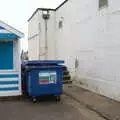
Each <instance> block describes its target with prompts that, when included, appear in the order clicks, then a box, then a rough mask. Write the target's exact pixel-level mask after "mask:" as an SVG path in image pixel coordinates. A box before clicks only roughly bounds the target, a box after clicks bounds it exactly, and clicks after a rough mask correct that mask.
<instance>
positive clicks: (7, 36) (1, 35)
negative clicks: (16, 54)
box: [0, 33, 20, 38]
mask: <svg viewBox="0 0 120 120" xmlns="http://www.w3.org/2000/svg"><path fill="white" fill-rule="evenodd" d="M0 38H20V37H19V36H17V35H16V34H14V33H0Z"/></svg>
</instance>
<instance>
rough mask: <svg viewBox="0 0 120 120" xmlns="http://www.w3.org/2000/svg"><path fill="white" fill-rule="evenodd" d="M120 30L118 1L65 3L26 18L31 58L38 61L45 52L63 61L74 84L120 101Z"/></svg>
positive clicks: (119, 4)
mask: <svg viewBox="0 0 120 120" xmlns="http://www.w3.org/2000/svg"><path fill="white" fill-rule="evenodd" d="M45 10H46V11H49V14H50V18H49V20H48V21H47V28H48V29H47V47H46V46H45V37H44V35H46V34H45V21H44V20H43V19H42V14H43V11H45ZM35 20H36V21H35ZM33 26H34V27H33ZM38 26H39V27H38ZM119 28H120V1H118V0H84V1H83V0H66V1H65V2H64V3H62V4H61V5H60V6H59V7H58V8H56V9H54V10H53V9H40V8H39V9H37V10H36V12H35V13H34V14H33V15H32V17H31V18H30V19H29V54H30V58H31V59H38V58H39V59H41V58H42V57H39V56H42V55H44V54H46V52H45V51H47V52H48V53H47V55H48V57H47V58H48V59H64V60H65V62H66V64H67V66H68V67H69V70H70V71H71V75H72V77H73V79H74V80H75V81H76V84H77V85H79V86H81V87H84V88H86V89H89V90H91V91H94V92H96V93H99V94H101V95H104V96H107V97H110V98H112V99H115V100H118V101H120V92H119V91H120V74H119V70H120V63H119V61H120V52H119V48H120V40H119V39H120V34H119ZM36 30H39V32H38V31H37V32H36V34H34V33H35V31H36ZM31 34H33V35H31ZM38 36H39V39H37V37H38ZM33 38H34V39H33ZM30 39H32V40H30ZM35 39H37V40H35ZM40 41H44V45H43V44H41V42H40ZM38 45H39V46H38ZM35 46H36V48H35ZM42 48H44V50H43V49H42ZM45 48H48V50H45ZM38 51H40V52H39V53H40V54H38ZM42 59H45V57H43V58H42Z"/></svg>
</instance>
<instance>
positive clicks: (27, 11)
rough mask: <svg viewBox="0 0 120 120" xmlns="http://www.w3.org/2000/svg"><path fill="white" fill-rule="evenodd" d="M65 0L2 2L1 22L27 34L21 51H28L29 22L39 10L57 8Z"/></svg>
mask: <svg viewBox="0 0 120 120" xmlns="http://www.w3.org/2000/svg"><path fill="white" fill-rule="evenodd" d="M63 1H64V0H0V3H1V5H0V20H2V21H4V22H5V23H7V24H9V25H11V26H12V27H15V28H16V29H18V30H20V31H21V32H23V33H24V34H25V37H24V38H23V39H22V40H21V49H23V50H24V51H26V50H27V49H28V44H27V39H28V38H27V33H28V22H27V20H28V19H29V18H30V16H31V15H32V14H33V12H34V11H35V10H36V9H37V8H56V7H57V6H58V5H60V4H61V3H62V2H63Z"/></svg>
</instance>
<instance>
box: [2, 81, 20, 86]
mask: <svg viewBox="0 0 120 120" xmlns="http://www.w3.org/2000/svg"><path fill="white" fill-rule="evenodd" d="M18 83H19V82H18V81H0V85H11V84H18Z"/></svg>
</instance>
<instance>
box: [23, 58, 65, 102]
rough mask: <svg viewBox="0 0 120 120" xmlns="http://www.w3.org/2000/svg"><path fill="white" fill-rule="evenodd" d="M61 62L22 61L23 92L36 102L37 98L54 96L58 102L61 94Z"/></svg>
mask: <svg viewBox="0 0 120 120" xmlns="http://www.w3.org/2000/svg"><path fill="white" fill-rule="evenodd" d="M63 63H64V61H62V60H35V61H24V62H23V65H22V66H24V73H23V81H24V82H22V84H23V87H22V88H23V91H24V94H25V95H27V96H30V97H32V100H33V101H36V98H37V97H38V96H44V95H54V96H56V100H57V101H58V100H60V95H61V93H62V92H63V87H62V83H63V66H62V65H60V64H63Z"/></svg>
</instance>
